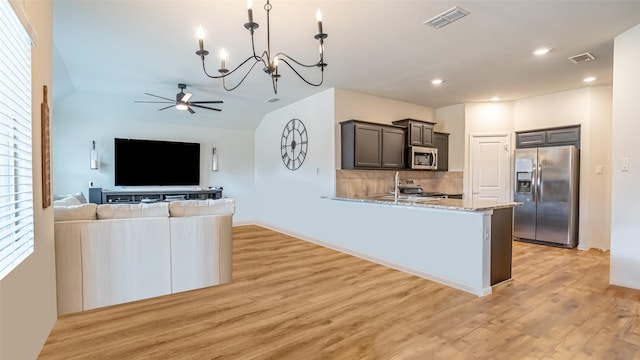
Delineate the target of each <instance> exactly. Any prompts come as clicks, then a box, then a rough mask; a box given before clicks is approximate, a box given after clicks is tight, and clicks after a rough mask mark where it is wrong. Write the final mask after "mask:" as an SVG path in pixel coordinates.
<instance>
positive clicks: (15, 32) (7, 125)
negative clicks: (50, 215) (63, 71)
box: [0, 0, 33, 279]
mask: <svg viewBox="0 0 640 360" xmlns="http://www.w3.org/2000/svg"><path fill="white" fill-rule="evenodd" d="M31 152H32V146H31V39H30V37H29V34H28V33H27V31H26V30H25V28H24V26H23V25H22V23H21V21H20V19H19V18H18V16H17V15H16V13H15V12H14V10H13V8H12V7H11V5H10V4H9V2H8V1H7V0H0V279H3V278H4V277H5V276H6V275H7V274H8V273H9V272H10V271H11V270H13V269H14V268H15V267H16V266H18V264H20V263H21V262H22V261H23V260H24V259H25V258H26V257H27V256H29V254H31V253H33V181H32V175H33V172H32V164H31V159H32V156H31Z"/></svg>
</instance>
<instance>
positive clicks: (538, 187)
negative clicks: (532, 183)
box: [536, 161, 542, 203]
mask: <svg viewBox="0 0 640 360" xmlns="http://www.w3.org/2000/svg"><path fill="white" fill-rule="evenodd" d="M536 175H537V176H536V177H537V179H538V185H536V195H537V197H536V202H537V203H539V202H540V201H542V164H541V162H540V161H538V170H537V174H536Z"/></svg>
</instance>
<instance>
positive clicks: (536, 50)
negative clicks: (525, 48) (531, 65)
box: [532, 47, 551, 55]
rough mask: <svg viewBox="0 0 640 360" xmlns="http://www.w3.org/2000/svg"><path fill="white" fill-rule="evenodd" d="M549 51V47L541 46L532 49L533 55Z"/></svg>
mask: <svg viewBox="0 0 640 360" xmlns="http://www.w3.org/2000/svg"><path fill="white" fill-rule="evenodd" d="M549 51H551V48H550V47H541V48H537V49H535V50H533V51H532V53H533V55H544V54H546V53H548V52H549Z"/></svg>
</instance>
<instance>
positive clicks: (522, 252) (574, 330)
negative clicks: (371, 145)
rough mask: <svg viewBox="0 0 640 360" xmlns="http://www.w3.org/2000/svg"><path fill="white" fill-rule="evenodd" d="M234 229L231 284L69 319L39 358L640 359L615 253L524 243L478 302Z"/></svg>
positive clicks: (631, 302) (634, 298)
mask: <svg viewBox="0 0 640 360" xmlns="http://www.w3.org/2000/svg"><path fill="white" fill-rule="evenodd" d="M233 236H234V238H233V245H234V252H233V254H234V255H233V261H234V266H233V282H232V283H230V284H226V285H220V286H215V287H211V288H207V289H201V290H196V291H190V292H185V293H180V294H173V295H169V296H164V297H160V298H154V299H149V300H143V301H138V302H133V303H129V304H123V305H117V306H112V307H109V308H103V309H96V310H92V311H87V312H84V313H77V314H71V315H66V316H63V317H61V318H60V319H58V321H57V322H56V324H55V326H54V328H53V330H52V332H51V334H50V336H49V339H48V340H47V342H46V344H45V346H44V348H43V349H42V351H41V354H40V359H43V360H44V359H65V360H70V359H243V360H249V359H607V360H610V359H625V360H626V359H640V292H639V291H632V290H628V289H622V288H616V287H609V286H608V279H609V255H608V253H603V252H600V251H596V250H592V251H588V252H585V251H579V250H567V249H558V248H552V247H548V246H541V245H533V244H526V243H521V242H515V243H514V250H513V252H514V259H513V263H514V268H513V278H514V280H513V281H511V282H509V283H507V284H503V285H500V286H498V287H496V288H494V292H493V294H492V295H489V296H486V297H482V298H479V297H476V296H474V295H470V294H467V293H464V292H462V291H458V290H454V289H452V288H449V287H446V286H443V285H439V284H437V283H434V282H432V281H428V280H425V279H422V278H419V277H415V276H412V275H408V274H406V273H403V272H400V271H397V270H392V269H389V268H386V267H384V266H381V265H377V264H374V263H371V262H368V261H365V260H362V259H359V258H356V257H353V256H350V255H345V254H343V253H340V252H337V251H333V250H330V249H327V248H324V247H321V246H317V245H314V244H311V243H308V242H306V241H302V240H299V239H296V238H292V237H290V236H286V235H283V234H280V233H277V232H274V231H271V230H268V229H264V228H261V227H257V226H242V227H235V228H234V235H233ZM443 240H444V241H446V239H443ZM389 241H393V239H389ZM451 261H455V259H451Z"/></svg>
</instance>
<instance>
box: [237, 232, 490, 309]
mask: <svg viewBox="0 0 640 360" xmlns="http://www.w3.org/2000/svg"><path fill="white" fill-rule="evenodd" d="M235 225H236V224H235V223H234V226H235ZM245 225H257V226H262V227H264V228H267V229H269V230H273V231H276V232H279V233H282V234H285V235H289V236H292V237H295V238H297V239H300V240H304V241H308V242H310V243H313V244H316V245H320V246H324V247H326V248H329V249H332V250H336V251H339V252H342V253H345V254H348V255H352V256H355V257H357V258H360V259H364V260H367V261H371V262H374V263H376V264H380V265H383V266H386V267H389V268H392V269H395V270H399V271H402V272H406V273H408V274H411V275H415V276H418V277H421V278H423V279H427V280H431V281H435V282H437V283H440V284H443V285H446V286H449V287H452V288H454V289H458V290H461V291H464V292H467V293H470V294H473V295H476V296H480V297H482V296H486V295H489V294H491V291H492V290H491V286H489V287H487V288H483V289H475V288H473V287H470V286H467V285H465V284H462V283H459V282H457V281H454V280H451V279H447V278H445V277H442V276H439V275H436V274H431V273H428V272H424V271H421V270H417V269H414V268H412V267H409V266H406V265H403V264H398V263H395V262H393V261H390V260H387V259H384V258H379V257H377V256H372V255H369V254H365V253H362V252H360V251H356V250H353V249H349V248H346V247H343V246H340V245H336V244H333V243H330V242H326V241H323V240H318V239H314V238H310V237H308V236H306V235H303V234H300V233H297V232H295V231H290V230H288V229H284V228H281V227H278V226H275V225H272V224H267V223H264V222H261V221H256V222H254V223H252V224H245Z"/></svg>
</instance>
